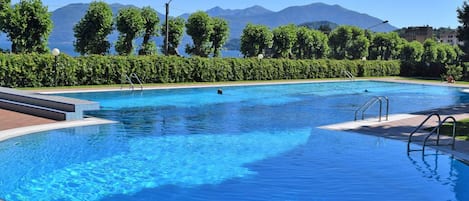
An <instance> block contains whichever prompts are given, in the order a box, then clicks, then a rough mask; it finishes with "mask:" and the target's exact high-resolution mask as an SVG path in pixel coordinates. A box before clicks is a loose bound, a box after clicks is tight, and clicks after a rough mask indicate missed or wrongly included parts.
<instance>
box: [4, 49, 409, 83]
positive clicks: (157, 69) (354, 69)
mask: <svg viewBox="0 0 469 201" xmlns="http://www.w3.org/2000/svg"><path fill="white" fill-rule="evenodd" d="M54 64H55V62H54V57H53V56H52V55H47V54H18V55H16V54H0V65H1V69H0V77H1V78H2V79H1V80H0V86H6V87H42V86H73V85H99V84H120V83H121V82H122V80H123V79H122V76H123V75H124V74H128V75H129V74H131V73H135V74H137V75H138V76H139V77H140V78H141V79H142V80H143V81H144V82H145V83H175V82H214V81H240V80H280V79H314V78H339V77H343V73H342V72H343V70H347V71H349V72H351V73H352V74H353V75H355V76H357V77H362V76H391V75H399V74H400V62H399V61H361V60H356V61H355V60H354V61H351V60H329V59H321V60H290V59H257V58H250V59H243V58H200V57H192V58H181V57H174V56H170V57H165V56H100V55H92V56H83V57H70V56H67V55H60V56H59V57H58V58H57V65H54Z"/></svg>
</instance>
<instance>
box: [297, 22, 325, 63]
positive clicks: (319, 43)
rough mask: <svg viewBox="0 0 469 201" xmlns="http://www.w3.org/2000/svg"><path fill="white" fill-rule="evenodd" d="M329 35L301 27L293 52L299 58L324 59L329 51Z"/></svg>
mask: <svg viewBox="0 0 469 201" xmlns="http://www.w3.org/2000/svg"><path fill="white" fill-rule="evenodd" d="M327 43H328V37H327V36H326V35H325V34H324V33H322V32H321V31H317V30H310V29H308V28H306V27H300V28H298V29H297V31H296V43H295V44H294V47H293V53H294V54H295V57H296V58H298V59H322V58H325V57H326V56H327V55H328V53H329V46H328V44H327Z"/></svg>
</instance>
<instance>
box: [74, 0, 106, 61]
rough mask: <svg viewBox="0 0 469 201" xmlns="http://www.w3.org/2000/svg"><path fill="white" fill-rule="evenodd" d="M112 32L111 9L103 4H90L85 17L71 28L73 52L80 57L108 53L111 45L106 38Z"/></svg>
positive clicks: (95, 2)
mask: <svg viewBox="0 0 469 201" xmlns="http://www.w3.org/2000/svg"><path fill="white" fill-rule="evenodd" d="M112 30H113V21H112V10H111V7H109V5H108V4H106V3H105V2H97V1H94V2H92V3H91V4H90V7H89V8H88V11H87V12H86V14H85V16H84V17H83V18H82V19H80V21H79V22H78V23H77V24H76V25H75V26H74V27H73V31H74V32H75V34H74V35H75V39H76V41H74V43H73V45H74V47H75V51H76V52H78V53H80V54H81V55H89V54H100V55H103V54H107V53H109V49H110V48H111V44H110V43H109V40H108V39H107V36H108V35H109V34H110V33H111V32H112Z"/></svg>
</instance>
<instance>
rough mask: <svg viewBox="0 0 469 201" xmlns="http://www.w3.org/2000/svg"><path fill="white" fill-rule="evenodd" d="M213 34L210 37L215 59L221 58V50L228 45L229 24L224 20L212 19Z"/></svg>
mask: <svg viewBox="0 0 469 201" xmlns="http://www.w3.org/2000/svg"><path fill="white" fill-rule="evenodd" d="M212 24H213V32H212V35H210V41H211V42H212V50H213V57H219V56H220V49H221V47H222V46H223V45H224V44H225V43H226V40H227V39H228V35H229V32H230V28H229V27H228V22H226V20H224V19H222V18H212Z"/></svg>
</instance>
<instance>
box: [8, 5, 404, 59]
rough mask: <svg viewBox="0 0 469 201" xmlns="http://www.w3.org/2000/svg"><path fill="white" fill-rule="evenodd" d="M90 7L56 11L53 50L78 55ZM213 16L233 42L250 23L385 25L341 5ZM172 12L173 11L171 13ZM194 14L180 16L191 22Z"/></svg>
mask: <svg viewBox="0 0 469 201" xmlns="http://www.w3.org/2000/svg"><path fill="white" fill-rule="evenodd" d="M110 6H111V8H112V10H113V13H114V14H117V11H118V10H119V9H121V8H124V7H130V6H132V5H122V4H110ZM88 7H89V4H84V3H76V4H69V5H67V6H64V7H62V8H59V9H57V10H55V11H53V12H52V13H51V14H52V21H53V23H54V28H53V30H52V33H51V35H50V38H49V46H50V47H58V48H60V49H61V50H64V51H63V52H65V53H67V54H70V55H76V53H74V52H73V41H74V40H75V38H74V36H73V26H74V25H75V24H76V23H78V21H79V20H80V19H81V18H82V17H83V16H84V15H85V13H86V11H87V10H88ZM206 12H207V13H208V14H209V15H210V16H215V17H220V18H223V19H226V20H227V21H228V23H229V26H230V37H229V38H230V39H239V38H240V37H241V33H242V31H243V29H244V27H245V26H246V24H248V23H253V24H263V25H267V26H269V27H270V28H275V27H278V26H280V25H286V24H296V25H299V24H303V23H309V22H316V21H329V22H331V23H335V24H338V25H354V26H358V27H361V28H364V29H366V28H368V27H371V26H374V25H377V24H380V23H381V22H383V20H382V19H378V18H376V17H372V16H369V15H367V14H363V13H358V12H355V11H351V10H348V9H345V8H343V7H341V6H339V5H327V4H324V3H313V4H309V5H304V6H292V7H288V8H285V9H283V10H281V11H278V12H274V11H271V10H268V9H266V8H263V7H261V6H252V7H249V8H246V9H223V8H220V7H214V8H212V9H209V10H207V11H206ZM170 13H171V12H170ZM189 15H190V14H184V15H181V16H180V17H183V18H185V19H187V18H188V17H189ZM158 16H159V18H160V22H161V23H163V22H164V19H165V17H164V15H163V14H160V13H158ZM395 29H397V28H396V27H394V26H392V25H390V24H387V23H386V24H381V25H379V26H374V27H373V28H372V30H373V31H378V32H388V31H393V30H395ZM109 39H110V40H111V42H112V43H114V41H115V40H116V39H117V33H116V31H114V32H113V34H112V35H111V36H110V37H109ZM156 42H157V45H158V46H159V45H161V44H162V43H163V42H162V38H161V37H158V38H156ZM190 42H191V39H190V38H189V37H188V36H187V35H186V36H184V38H183V41H182V44H181V46H180V47H184V46H185V44H187V43H190ZM8 44H9V42H7V41H5V35H4V34H0V48H7V49H8V48H9V47H8Z"/></svg>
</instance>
